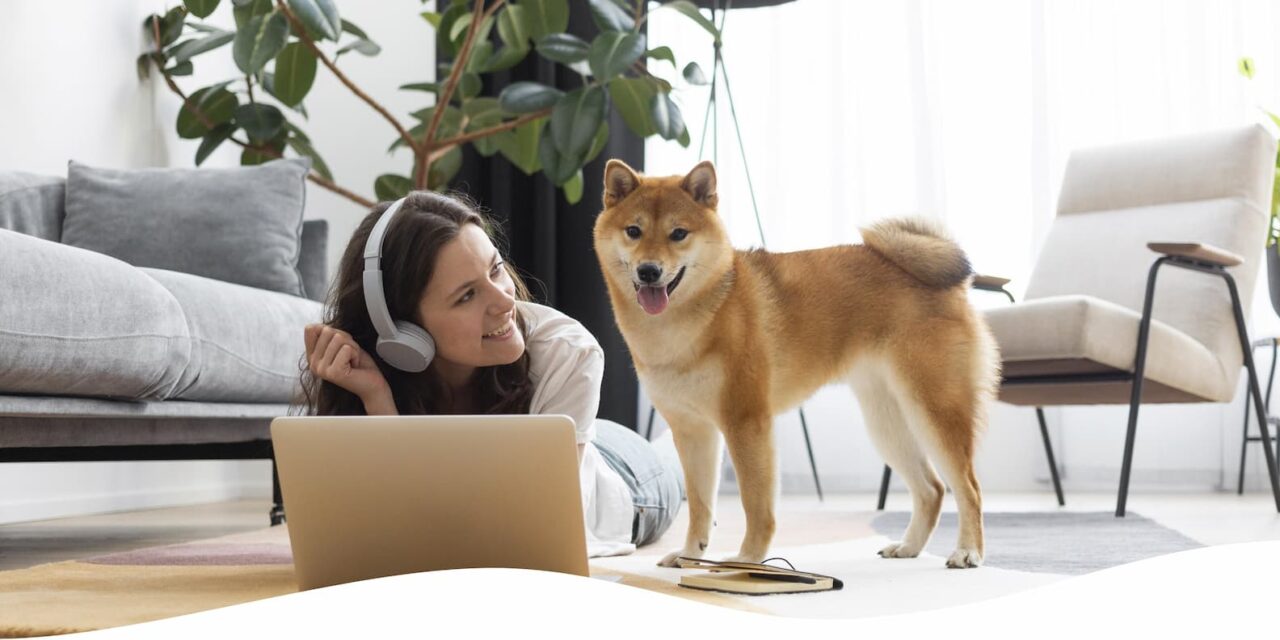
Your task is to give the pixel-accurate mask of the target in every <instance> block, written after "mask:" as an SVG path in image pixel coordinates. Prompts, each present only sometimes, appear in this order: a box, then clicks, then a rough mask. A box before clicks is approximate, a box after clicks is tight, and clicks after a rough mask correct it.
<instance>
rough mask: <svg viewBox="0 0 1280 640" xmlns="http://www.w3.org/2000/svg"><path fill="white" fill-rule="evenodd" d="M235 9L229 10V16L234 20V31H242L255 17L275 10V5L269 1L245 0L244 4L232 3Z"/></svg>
mask: <svg viewBox="0 0 1280 640" xmlns="http://www.w3.org/2000/svg"><path fill="white" fill-rule="evenodd" d="M233 4H235V8H234V9H232V10H231V14H232V15H233V16H234V17H235V19H236V30H237V31H239V30H240V29H243V28H244V27H245V25H247V24H249V21H250V20H252V19H253V18H255V17H257V16H265V15H267V14H269V13H271V12H273V11H275V10H276V8H275V4H274V3H272V1H271V0H246V1H245V2H234V3H233Z"/></svg>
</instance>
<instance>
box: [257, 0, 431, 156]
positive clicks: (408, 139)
mask: <svg viewBox="0 0 1280 640" xmlns="http://www.w3.org/2000/svg"><path fill="white" fill-rule="evenodd" d="M276 6H277V7H278V8H279V9H280V12H281V13H283V14H284V17H285V18H287V19H288V20H289V23H290V24H292V25H293V28H294V31H297V33H298V39H299V40H301V41H302V43H303V44H304V45H306V47H307V48H308V49H310V50H311V53H313V54H315V56H316V58H317V59H319V60H320V62H322V63H324V66H326V67H328V68H329V70H330V71H332V72H333V75H334V76H335V77H337V78H338V80H339V81H340V82H342V84H344V85H346V86H347V88H348V89H350V90H351V92H352V93H354V94H356V96H357V97H358V98H360V99H361V100H364V101H365V103H366V104H368V105H369V106H370V107H373V110H374V111H377V112H378V113H379V114H381V115H382V117H383V118H386V120H387V122H389V123H391V126H392V127H395V130H396V133H399V134H400V137H401V138H402V139H403V140H404V142H405V144H407V145H409V148H410V149H413V150H414V151H415V152H418V151H419V149H418V143H417V142H416V141H415V140H414V139H413V136H411V135H409V132H408V131H407V130H406V129H405V128H404V126H403V125H401V124H400V122H399V121H398V120H396V119H395V116H393V115H391V112H390V111H387V109H386V108H385V107H383V106H382V105H381V104H378V102H377V101H376V100H374V99H373V98H370V97H369V94H367V93H365V92H364V91H361V90H360V87H357V86H356V84H355V83H354V82H352V81H351V79H350V78H348V77H347V75H346V74H345V73H343V72H342V71H341V70H339V69H338V66H337V65H335V64H334V63H333V61H332V60H330V59H329V57H328V56H326V55H324V52H322V51H320V48H319V47H317V46H316V43H315V42H313V41H312V40H311V37H310V36H308V35H307V28H306V26H304V25H303V24H302V21H301V20H299V19H298V16H297V15H296V14H294V13H293V11H292V10H291V9H289V7H288V6H287V5H285V3H284V0H276Z"/></svg>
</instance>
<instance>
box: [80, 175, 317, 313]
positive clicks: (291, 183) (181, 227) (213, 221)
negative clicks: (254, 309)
mask: <svg viewBox="0 0 1280 640" xmlns="http://www.w3.org/2000/svg"><path fill="white" fill-rule="evenodd" d="M309 167H310V161H309V160H306V159H296V158H295V159H288V160H273V161H271V162H268V163H265V164H262V165H258V166H252V167H235V168H229V169H136V170H117V169H99V168H95V167H90V166H87V165H84V164H81V163H79V162H75V161H72V162H70V164H69V167H68V171H67V206H66V209H67V213H66V219H65V220H64V222H63V229H62V242H64V243H66V244H69V245H72V246H76V247H80V248H83V249H89V250H91V251H97V252H99V253H105V254H107V255H109V256H113V257H115V258H119V259H121V260H124V261H125V262H128V263H129V264H132V265H134V266H139V267H153V268H157V269H167V270H172V271H181V272H184V273H192V274H196V275H200V276H205V277H208V278H214V279H217V280H223V281H226V282H234V283H236V284H242V285H246V286H250V287H257V288H260V289H269V290H271V291H280V292H283V293H289V294H293V295H303V293H304V291H303V285H302V276H301V275H300V274H299V272H298V247H299V244H300V241H301V240H300V237H301V233H302V210H303V205H304V196H305V180H306V175H307V171H308V170H309Z"/></svg>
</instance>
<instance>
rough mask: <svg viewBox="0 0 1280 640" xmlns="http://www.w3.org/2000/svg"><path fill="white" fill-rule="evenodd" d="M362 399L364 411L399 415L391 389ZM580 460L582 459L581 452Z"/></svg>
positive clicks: (379, 414)
mask: <svg viewBox="0 0 1280 640" xmlns="http://www.w3.org/2000/svg"><path fill="white" fill-rule="evenodd" d="M360 401H361V402H363V403H364V412H365V413H366V414H367V415H371V416H398V415H400V412H399V411H397V410H396V400H395V397H393V396H392V395H391V389H390V388H385V389H382V390H381V391H380V392H378V393H375V394H373V395H371V396H370V397H367V398H365V397H362V398H360ZM578 459H579V461H581V459H582V458H581V452H579V458H578Z"/></svg>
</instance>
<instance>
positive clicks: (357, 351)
mask: <svg viewBox="0 0 1280 640" xmlns="http://www.w3.org/2000/svg"><path fill="white" fill-rule="evenodd" d="M303 338H304V339H305V341H306V345H307V366H308V367H309V368H310V369H311V374H312V375H314V376H316V377H317V378H320V379H321V380H325V381H327V382H332V383H333V384H336V385H338V386H339V387H342V388H343V389H346V390H347V391H350V392H351V393H354V394H355V395H356V396H358V397H359V398H360V400H361V401H363V402H364V404H365V406H366V407H367V406H369V405H370V404H371V403H378V404H381V401H382V400H383V399H385V398H388V397H390V395H391V387H390V386H389V385H388V384H387V379H386V378H384V377H383V376H382V372H381V371H379V370H378V365H376V364H374V362H373V358H372V357H371V356H370V355H369V354H368V353H366V352H365V351H364V349H361V348H360V345H358V344H356V341H355V339H354V338H352V337H351V334H349V333H347V332H346V331H343V330H341V329H335V328H333V327H330V326H328V325H325V324H309V325H307V327H306V329H304V330H303Z"/></svg>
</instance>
